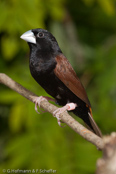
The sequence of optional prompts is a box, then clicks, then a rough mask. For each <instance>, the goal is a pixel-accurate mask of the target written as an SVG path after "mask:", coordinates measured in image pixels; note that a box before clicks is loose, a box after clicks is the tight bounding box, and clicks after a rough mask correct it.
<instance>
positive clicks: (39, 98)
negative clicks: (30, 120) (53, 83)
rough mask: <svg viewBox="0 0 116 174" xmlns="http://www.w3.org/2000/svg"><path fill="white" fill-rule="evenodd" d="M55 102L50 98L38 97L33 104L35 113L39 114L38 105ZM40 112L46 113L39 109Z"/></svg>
mask: <svg viewBox="0 0 116 174" xmlns="http://www.w3.org/2000/svg"><path fill="white" fill-rule="evenodd" d="M48 100H49V101H55V100H54V99H53V98H50V97H46V96H40V97H36V98H35V100H34V103H35V111H36V112H37V113H38V114H40V112H38V109H37V106H39V109H40V103H41V102H42V101H48ZM40 111H41V112H43V113H44V112H46V111H43V110H41V109H40Z"/></svg>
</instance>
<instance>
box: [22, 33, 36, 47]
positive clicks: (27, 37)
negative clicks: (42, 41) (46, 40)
mask: <svg viewBox="0 0 116 174" xmlns="http://www.w3.org/2000/svg"><path fill="white" fill-rule="evenodd" d="M20 38H21V39H23V40H25V41H27V42H30V43H34V44H36V38H35V36H34V34H33V32H32V31H31V30H29V31H27V32H25V33H24V34H22V35H21V37H20Z"/></svg>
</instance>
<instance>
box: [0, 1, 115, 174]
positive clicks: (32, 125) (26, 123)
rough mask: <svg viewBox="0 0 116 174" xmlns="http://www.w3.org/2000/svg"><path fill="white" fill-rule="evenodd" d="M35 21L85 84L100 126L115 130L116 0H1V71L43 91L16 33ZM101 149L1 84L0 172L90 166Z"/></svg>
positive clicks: (81, 172) (83, 171)
mask: <svg viewBox="0 0 116 174" xmlns="http://www.w3.org/2000/svg"><path fill="white" fill-rule="evenodd" d="M33 28H44V29H47V30H49V31H51V32H52V33H53V34H54V36H55V37H56V39H57V40H58V43H59V45H60V47H61V49H62V51H63V53H64V54H65V56H67V58H68V59H69V61H70V62H71V64H72V66H73V67H74V69H75V71H76V72H77V74H78V76H79V77H80V79H81V81H82V83H83V85H84V86H85V88H86V91H87V93H88V96H89V99H90V102H91V105H92V109H93V115H94V119H95V120H96V122H97V124H98V125H99V127H100V129H101V131H102V132H103V134H109V133H111V132H112V131H116V0H78V1H76V0H20V1H18V0H17V1H16V0H0V72H2V73H6V74H7V75H9V76H10V77H11V78H13V79H14V80H15V81H17V82H19V83H20V84H22V85H23V86H24V87H26V88H27V89H29V90H31V91H33V92H34V93H36V94H37V95H46V93H45V91H44V90H43V89H42V88H41V87H40V86H39V85H38V84H37V83H36V82H35V81H34V79H33V78H32V77H31V75H30V72H29V48H28V45H27V44H26V42H24V41H23V40H21V39H20V35H21V34H23V33H24V32H26V31H27V30H30V29H33ZM76 119H77V120H79V119H78V118H77V117H76ZM79 121H80V122H81V123H82V121H81V120H79ZM101 156H102V152H99V151H97V149H96V147H95V146H93V145H92V144H90V143H89V142H87V141H86V140H84V139H83V138H82V137H80V136H79V135H77V134H76V133H75V132H74V131H73V130H71V129H70V128H69V127H68V126H66V127H65V128H61V127H59V126H58V124H57V120H56V118H54V117H52V116H51V114H49V113H44V114H41V115H38V114H37V113H36V112H35V110H34V104H33V103H31V102H30V101H28V100H26V99H25V98H23V97H22V96H20V95H19V94H17V93H16V92H14V91H12V90H10V89H9V88H7V87H6V86H4V85H2V84H0V173H2V169H3V168H4V169H39V170H40V169H46V170H48V169H54V170H57V173H58V174H64V173H67V174H74V173H76V174H93V173H94V171H95V169H96V160H97V159H98V158H100V157H101Z"/></svg>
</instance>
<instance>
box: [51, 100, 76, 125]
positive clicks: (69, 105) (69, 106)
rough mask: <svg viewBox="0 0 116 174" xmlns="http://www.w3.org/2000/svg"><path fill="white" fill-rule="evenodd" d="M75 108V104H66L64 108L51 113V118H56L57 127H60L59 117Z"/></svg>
mask: <svg viewBox="0 0 116 174" xmlns="http://www.w3.org/2000/svg"><path fill="white" fill-rule="evenodd" d="M76 107H77V104H76V103H67V104H66V105H65V106H63V107H62V108H58V109H57V110H55V111H54V112H53V116H54V117H56V118H57V121H58V124H59V126H61V122H60V120H61V119H60V117H59V115H60V114H61V113H63V112H65V111H72V110H74V109H75V108H76Z"/></svg>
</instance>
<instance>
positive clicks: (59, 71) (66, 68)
mask: <svg viewBox="0 0 116 174" xmlns="http://www.w3.org/2000/svg"><path fill="white" fill-rule="evenodd" d="M56 62H57V64H56V68H55V69H54V73H55V75H56V76H57V77H58V78H59V79H60V80H61V81H62V82H63V83H64V84H65V85H66V86H67V87H68V88H69V89H70V90H71V91H72V92H73V93H74V94H75V95H76V96H77V97H78V98H80V99H81V100H82V101H84V102H85V103H86V104H87V105H88V106H90V102H89V100H88V97H87V94H86V91H85V89H84V87H83V85H82V84H81V82H80V80H79V78H78V77H77V75H76V73H75V71H74V70H73V68H72V66H71V64H70V63H69V61H68V60H67V58H66V57H65V56H64V55H63V54H60V55H59V56H57V57H56Z"/></svg>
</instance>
